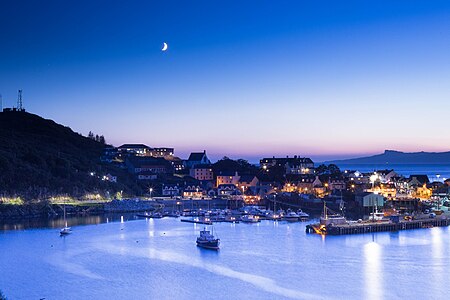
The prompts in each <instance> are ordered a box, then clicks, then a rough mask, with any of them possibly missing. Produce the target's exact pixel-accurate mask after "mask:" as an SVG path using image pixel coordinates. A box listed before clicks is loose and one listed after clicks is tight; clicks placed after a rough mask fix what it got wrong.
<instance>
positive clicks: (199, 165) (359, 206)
mask: <svg viewBox="0 0 450 300" xmlns="http://www.w3.org/2000/svg"><path fill="white" fill-rule="evenodd" d="M174 153H175V149H174V148H168V147H156V148H152V147H149V146H147V145H144V144H124V145H121V146H119V147H107V148H105V149H104V152H103V155H102V156H101V158H100V159H101V161H102V162H103V163H107V164H114V165H117V166H119V167H121V168H123V169H126V170H127V171H128V172H129V173H130V174H132V175H133V176H134V177H135V179H136V180H137V181H138V182H140V183H143V184H146V186H147V187H148V191H147V192H148V194H147V196H148V197H150V198H153V199H159V200H164V199H167V200H169V199H172V200H173V199H177V200H180V201H182V200H184V199H186V200H195V199H199V200H200V199H203V200H207V199H226V200H229V203H232V204H233V205H234V206H241V207H242V206H248V205H264V206H266V207H270V208H274V207H275V206H276V205H278V207H283V206H284V207H285V208H292V209H294V208H306V209H309V210H311V211H314V210H316V211H318V212H319V211H320V210H321V208H322V205H323V203H326V205H327V206H328V207H331V208H334V209H336V210H340V212H341V213H343V214H347V215H349V216H351V217H353V218H360V217H361V218H362V217H364V216H366V217H367V216H369V215H370V214H373V213H374V212H375V211H377V212H378V211H381V212H384V213H385V214H390V213H395V214H396V213H402V214H405V213H406V214H409V213H414V212H419V211H426V210H430V211H431V209H435V210H436V209H437V210H448V206H449V201H448V199H447V195H448V193H449V192H450V179H445V178H443V181H433V182H431V181H430V179H429V178H428V176H427V175H421V174H417V175H411V176H409V177H404V176H401V175H400V174H397V173H396V172H395V170H374V171H373V172H369V173H362V172H359V171H358V170H340V169H339V168H338V167H337V166H336V165H334V164H330V165H324V164H320V165H316V164H315V163H314V162H313V161H312V160H311V159H310V158H307V157H301V156H292V157H289V156H286V157H266V158H262V159H261V160H260V163H259V165H252V164H250V163H249V162H247V161H246V160H243V159H238V160H232V159H230V158H227V157H224V158H223V159H221V160H219V161H217V162H215V163H212V162H211V161H210V159H209V158H208V156H207V153H206V151H205V150H203V151H200V152H192V153H191V154H190V155H189V157H188V158H186V159H181V158H179V157H177V156H175V154H174ZM101 178H102V180H107V181H110V182H116V181H117V177H116V176H115V175H114V174H103V175H102V176H101ZM126 197H127V196H126V195H118V196H117V198H126Z"/></svg>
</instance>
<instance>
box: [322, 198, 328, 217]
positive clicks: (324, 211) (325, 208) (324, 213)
mask: <svg viewBox="0 0 450 300" xmlns="http://www.w3.org/2000/svg"><path fill="white" fill-rule="evenodd" d="M323 216H324V218H325V220H327V219H328V216H327V207H326V205H325V200H324V201H323Z"/></svg>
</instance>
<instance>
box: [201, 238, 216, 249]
mask: <svg viewBox="0 0 450 300" xmlns="http://www.w3.org/2000/svg"><path fill="white" fill-rule="evenodd" d="M219 244H220V240H218V239H217V240H214V241H197V247H200V248H205V249H211V250H219Z"/></svg>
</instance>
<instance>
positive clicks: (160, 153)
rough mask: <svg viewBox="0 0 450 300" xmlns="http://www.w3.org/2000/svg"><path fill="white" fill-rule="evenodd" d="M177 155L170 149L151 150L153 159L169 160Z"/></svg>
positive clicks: (158, 148)
mask: <svg viewBox="0 0 450 300" xmlns="http://www.w3.org/2000/svg"><path fill="white" fill-rule="evenodd" d="M174 153H175V149H174V148H168V147H157V148H153V149H151V150H150V155H151V156H153V157H164V158H168V157H171V156H173V155H174Z"/></svg>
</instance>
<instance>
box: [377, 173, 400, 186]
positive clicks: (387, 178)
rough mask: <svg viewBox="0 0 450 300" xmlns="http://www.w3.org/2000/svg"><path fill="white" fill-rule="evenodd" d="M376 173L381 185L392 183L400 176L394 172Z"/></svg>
mask: <svg viewBox="0 0 450 300" xmlns="http://www.w3.org/2000/svg"><path fill="white" fill-rule="evenodd" d="M375 173H376V174H377V175H378V178H379V180H380V182H381V183H388V182H391V180H392V178H394V177H398V174H397V173H396V172H395V171H394V170H377V171H375Z"/></svg>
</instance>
